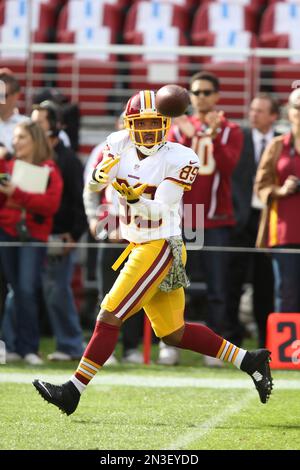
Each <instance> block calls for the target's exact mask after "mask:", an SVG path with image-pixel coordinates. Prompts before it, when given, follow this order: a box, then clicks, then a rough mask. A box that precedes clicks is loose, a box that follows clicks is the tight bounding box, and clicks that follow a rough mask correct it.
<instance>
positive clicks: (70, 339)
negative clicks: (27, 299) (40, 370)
mask: <svg viewBox="0 0 300 470" xmlns="http://www.w3.org/2000/svg"><path fill="white" fill-rule="evenodd" d="M74 264H75V251H74V250H72V251H71V252H70V253H68V254H67V255H65V256H57V257H51V256H49V257H48V263H47V268H46V270H45V275H44V282H43V284H44V293H45V295H44V297H45V303H46V307H47V311H48V315H49V319H50V323H51V326H52V329H53V334H54V336H55V339H56V349H57V351H61V352H64V353H66V354H70V355H71V356H72V357H81V356H82V353H83V336H82V330H81V327H80V322H79V316H78V312H77V309H76V306H75V302H74V296H73V291H72V287H71V281H72V276H73V272H74Z"/></svg>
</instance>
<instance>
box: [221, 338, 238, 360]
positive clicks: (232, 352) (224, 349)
mask: <svg viewBox="0 0 300 470" xmlns="http://www.w3.org/2000/svg"><path fill="white" fill-rule="evenodd" d="M239 352H240V348H238V347H237V346H235V345H234V344H232V343H230V342H229V341H227V340H226V339H223V341H222V344H221V347H220V349H219V351H218V353H217V358H219V359H221V360H222V361H226V362H232V364H234V363H235V360H236V358H237V356H238V354H239Z"/></svg>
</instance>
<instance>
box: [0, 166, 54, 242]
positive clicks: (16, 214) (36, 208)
mask: <svg viewBox="0 0 300 470" xmlns="http://www.w3.org/2000/svg"><path fill="white" fill-rule="evenodd" d="M14 163H15V160H11V161H8V162H7V161H5V160H0V173H9V174H12V170H13V167H14ZM42 166H48V167H50V170H51V171H50V176H49V183H48V187H47V190H46V192H45V193H44V194H36V193H29V192H27V191H22V190H21V189H20V188H18V187H16V189H15V191H14V193H13V194H12V196H11V197H10V198H7V197H6V196H5V195H3V194H2V193H0V228H1V229H3V230H4V231H5V232H6V233H8V234H9V235H11V236H13V237H16V236H17V231H16V225H17V223H18V222H19V221H20V219H21V215H22V209H26V225H27V228H28V230H29V233H30V235H31V236H32V237H33V238H35V239H36V240H39V241H47V240H48V236H49V234H50V233H51V229H52V222H53V216H54V214H55V213H56V212H57V210H58V208H59V204H60V200H61V195H62V189H63V182H62V178H61V175H60V171H59V169H58V167H57V166H56V164H55V162H54V161H53V160H46V161H45V162H44V163H43V164H42Z"/></svg>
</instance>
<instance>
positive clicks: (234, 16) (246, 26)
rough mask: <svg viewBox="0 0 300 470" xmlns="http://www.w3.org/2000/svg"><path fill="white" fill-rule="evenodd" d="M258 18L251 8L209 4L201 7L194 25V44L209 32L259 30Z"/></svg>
mask: <svg viewBox="0 0 300 470" xmlns="http://www.w3.org/2000/svg"><path fill="white" fill-rule="evenodd" d="M256 20H257V18H256V14H255V12H254V11H253V9H252V8H251V7H249V6H243V5H236V4H234V3H220V4H219V3H218V2H213V3H211V2H209V3H204V4H203V5H201V6H200V7H199V8H198V9H197V11H196V14H195V17H194V21H193V24H192V32H191V38H192V42H193V44H195V43H196V42H197V41H198V40H201V39H202V36H205V34H206V33H207V31H210V32H212V33H217V34H218V33H219V32H223V33H225V32H231V31H250V32H255V31H256V30H257V21H256Z"/></svg>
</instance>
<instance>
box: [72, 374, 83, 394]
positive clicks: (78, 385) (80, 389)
mask: <svg viewBox="0 0 300 470" xmlns="http://www.w3.org/2000/svg"><path fill="white" fill-rule="evenodd" d="M70 380H71V382H72V383H73V384H74V385H75V387H76V388H77V390H78V392H79V393H80V395H81V394H82V392H84V391H85V389H86V385H85V384H83V383H82V382H80V380H78V379H77V378H76V377H75V375H72V377H71V378H70Z"/></svg>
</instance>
